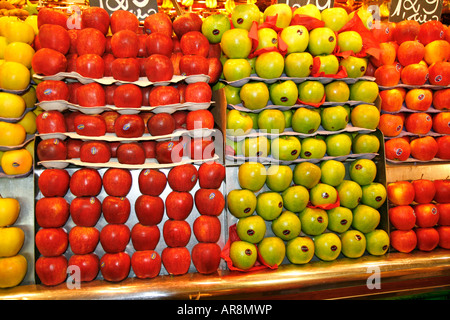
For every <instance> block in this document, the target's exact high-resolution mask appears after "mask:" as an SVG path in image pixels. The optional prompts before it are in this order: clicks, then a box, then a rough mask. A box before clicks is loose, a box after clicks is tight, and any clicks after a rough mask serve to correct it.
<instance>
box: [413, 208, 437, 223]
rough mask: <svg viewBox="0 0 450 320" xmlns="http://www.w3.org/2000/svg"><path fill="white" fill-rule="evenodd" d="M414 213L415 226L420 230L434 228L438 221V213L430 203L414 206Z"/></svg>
mask: <svg viewBox="0 0 450 320" xmlns="http://www.w3.org/2000/svg"><path fill="white" fill-rule="evenodd" d="M414 213H415V214H416V224H417V225H418V226H419V227H421V228H430V227H434V226H435V225H436V224H437V222H438V221H439V211H438V209H437V207H436V205H434V204H432V203H426V204H419V205H416V206H414Z"/></svg>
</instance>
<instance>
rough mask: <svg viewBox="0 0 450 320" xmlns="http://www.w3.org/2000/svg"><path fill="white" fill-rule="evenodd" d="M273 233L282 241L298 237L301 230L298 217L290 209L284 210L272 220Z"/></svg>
mask: <svg viewBox="0 0 450 320" xmlns="http://www.w3.org/2000/svg"><path fill="white" fill-rule="evenodd" d="M271 228H272V231H273V233H274V234H275V235H276V236H277V237H279V238H280V239H282V240H284V241H289V240H291V239H294V238H295V237H298V235H299V234H300V231H301V222H300V219H299V217H298V216H297V215H296V214H295V213H293V212H290V211H284V212H282V213H281V214H280V216H279V217H278V218H276V219H275V220H273V221H272V227H271Z"/></svg>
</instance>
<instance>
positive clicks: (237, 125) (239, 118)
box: [227, 109, 253, 136]
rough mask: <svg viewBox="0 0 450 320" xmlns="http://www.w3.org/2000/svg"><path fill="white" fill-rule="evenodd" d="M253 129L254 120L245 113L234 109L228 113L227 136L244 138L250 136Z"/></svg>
mask: <svg viewBox="0 0 450 320" xmlns="http://www.w3.org/2000/svg"><path fill="white" fill-rule="evenodd" d="M252 127H253V120H252V118H250V117H249V116H248V115H247V114H246V113H245V112H240V111H238V110H235V109H232V110H230V111H228V113H227V134H228V135H230V136H242V135H246V134H248V133H249V132H250V131H251V130H252Z"/></svg>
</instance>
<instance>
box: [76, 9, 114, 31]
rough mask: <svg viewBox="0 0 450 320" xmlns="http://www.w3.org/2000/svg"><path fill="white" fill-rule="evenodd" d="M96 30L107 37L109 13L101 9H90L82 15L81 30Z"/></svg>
mask: <svg viewBox="0 0 450 320" xmlns="http://www.w3.org/2000/svg"><path fill="white" fill-rule="evenodd" d="M86 28H95V29H98V30H100V32H101V33H103V34H104V35H106V34H107V33H108V30H109V13H108V11H106V10H105V9H103V8H100V7H88V8H86V9H85V10H83V12H82V13H81V29H86Z"/></svg>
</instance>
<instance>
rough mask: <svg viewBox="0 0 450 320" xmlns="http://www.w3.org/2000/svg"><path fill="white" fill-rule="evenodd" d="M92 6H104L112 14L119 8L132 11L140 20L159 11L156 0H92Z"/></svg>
mask: <svg viewBox="0 0 450 320" xmlns="http://www.w3.org/2000/svg"><path fill="white" fill-rule="evenodd" d="M90 6H91V7H100V8H103V9H105V10H106V11H108V13H109V14H110V15H111V14H112V13H113V12H114V11H117V10H125V11H130V12H132V13H133V14H134V15H135V16H136V17H137V18H138V20H140V21H142V20H144V19H145V18H147V17H148V16H149V15H152V14H155V13H157V12H158V2H157V1H156V0H91V1H90Z"/></svg>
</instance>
